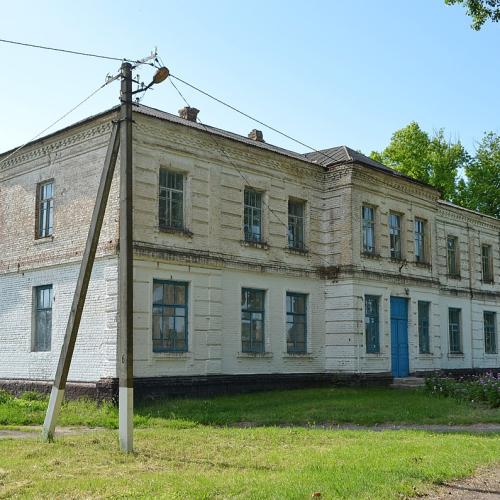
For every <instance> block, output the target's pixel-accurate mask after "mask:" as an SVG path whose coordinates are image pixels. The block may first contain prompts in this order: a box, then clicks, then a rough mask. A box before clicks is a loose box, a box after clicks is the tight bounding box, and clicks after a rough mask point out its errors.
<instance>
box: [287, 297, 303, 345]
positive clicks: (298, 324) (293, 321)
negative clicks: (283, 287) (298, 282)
mask: <svg viewBox="0 0 500 500" xmlns="http://www.w3.org/2000/svg"><path fill="white" fill-rule="evenodd" d="M306 302H307V295H305V294H303V293H291V292H288V293H287V294H286V350H287V352H289V353H305V352H306V351H307V346H306V336H307V314H306V313H307V311H306Z"/></svg>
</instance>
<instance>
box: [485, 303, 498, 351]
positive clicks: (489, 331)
mask: <svg viewBox="0 0 500 500" xmlns="http://www.w3.org/2000/svg"><path fill="white" fill-rule="evenodd" d="M496 319H497V315H496V313H494V312H491V311H484V312H483V321H484V352H485V353H486V354H496V353H497V328H496Z"/></svg>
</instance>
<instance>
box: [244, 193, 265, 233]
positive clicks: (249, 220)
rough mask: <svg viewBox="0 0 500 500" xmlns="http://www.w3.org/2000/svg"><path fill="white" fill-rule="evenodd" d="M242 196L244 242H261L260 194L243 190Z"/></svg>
mask: <svg viewBox="0 0 500 500" xmlns="http://www.w3.org/2000/svg"><path fill="white" fill-rule="evenodd" d="M244 196H245V199H244V214H243V227H244V231H245V241H262V193H260V192H258V191H254V190H253V189H245V195H244Z"/></svg>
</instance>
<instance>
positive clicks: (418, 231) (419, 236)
mask: <svg viewBox="0 0 500 500" xmlns="http://www.w3.org/2000/svg"><path fill="white" fill-rule="evenodd" d="M415 260H416V261H417V262H425V221H424V220H422V219H415Z"/></svg>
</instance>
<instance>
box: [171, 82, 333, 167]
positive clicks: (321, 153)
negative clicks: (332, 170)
mask: <svg viewBox="0 0 500 500" xmlns="http://www.w3.org/2000/svg"><path fill="white" fill-rule="evenodd" d="M170 78H175V79H176V80H178V81H179V82H181V83H183V84H184V85H187V86H188V87H191V88H192V89H194V90H196V91H197V92H200V93H201V94H203V95H206V96H207V97H209V98H210V99H213V100H214V101H216V102H218V103H219V104H222V105H223V106H226V107H227V108H229V109H232V110H233V111H236V113H239V114H240V115H242V116H244V117H246V118H249V119H250V120H252V121H254V122H256V123H259V124H260V125H262V126H264V127H266V128H268V129H269V130H272V131H273V132H276V133H277V134H280V135H282V136H283V137H286V138H287V139H290V140H291V141H293V142H295V143H297V144H300V145H301V146H304V147H305V148H307V149H310V150H311V151H314V152H315V153H318V154H320V155H323V156H324V157H325V158H327V159H328V160H334V161H335V158H332V157H331V156H329V155H327V154H326V153H325V152H324V151H319V150H318V149H316V148H313V147H312V146H309V145H308V144H306V143H304V142H302V141H299V140H298V139H295V138H294V137H292V136H291V135H288V134H286V133H285V132H282V131H281V130H278V129H277V128H275V127H273V126H271V125H269V124H267V123H265V122H263V121H261V120H259V119H258V118H255V117H254V116H252V115H249V114H248V113H245V112H244V111H241V110H240V109H238V108H236V107H235V106H232V105H231V104H228V103H227V102H224V101H223V100H222V99H219V98H218V97H215V96H213V95H212V94H209V93H208V92H206V91H204V90H202V89H200V88H198V87H196V86H195V85H193V84H191V83H189V82H186V81H185V80H183V79H182V78H179V77H178V76H175V75H173V74H172V73H170Z"/></svg>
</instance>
